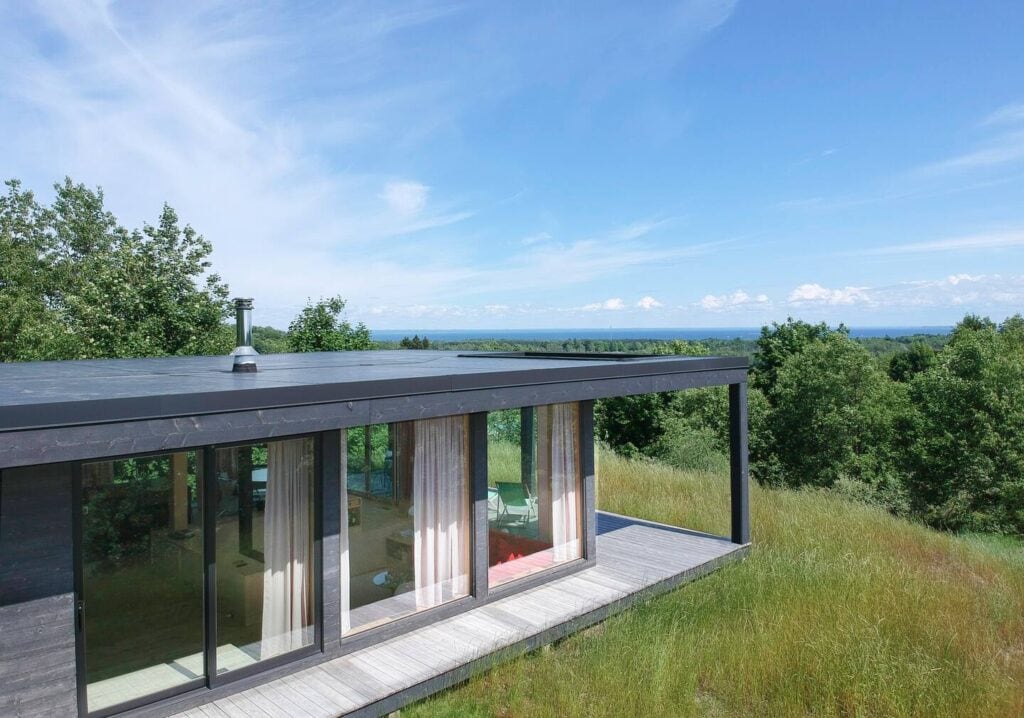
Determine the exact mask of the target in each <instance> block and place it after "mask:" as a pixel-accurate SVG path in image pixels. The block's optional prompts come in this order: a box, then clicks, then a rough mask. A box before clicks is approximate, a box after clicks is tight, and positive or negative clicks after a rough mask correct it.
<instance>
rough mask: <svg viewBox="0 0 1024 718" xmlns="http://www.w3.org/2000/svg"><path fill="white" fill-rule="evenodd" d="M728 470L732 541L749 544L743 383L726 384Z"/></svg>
mask: <svg viewBox="0 0 1024 718" xmlns="http://www.w3.org/2000/svg"><path fill="white" fill-rule="evenodd" d="M729 468H730V485H731V486H730V488H731V495H732V542H733V543H738V544H745V543H750V482H749V476H748V470H747V384H746V382H743V383H740V384H730V385H729Z"/></svg>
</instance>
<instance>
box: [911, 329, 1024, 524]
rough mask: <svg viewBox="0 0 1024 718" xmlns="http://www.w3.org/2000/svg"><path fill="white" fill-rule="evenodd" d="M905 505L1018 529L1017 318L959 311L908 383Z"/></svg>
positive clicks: (1022, 479)
mask: <svg viewBox="0 0 1024 718" xmlns="http://www.w3.org/2000/svg"><path fill="white" fill-rule="evenodd" d="M910 396H911V400H912V402H913V406H914V408H915V410H916V411H915V417H914V418H915V422H914V425H913V432H912V435H913V442H912V446H911V447H910V450H909V452H908V453H909V457H908V458H909V464H910V468H911V476H910V479H909V481H908V485H909V490H910V497H911V501H912V506H913V509H914V511H915V513H917V514H918V515H920V516H922V517H924V519H925V520H926V521H927V522H928V523H930V524H932V525H934V526H937V527H940V528H945V529H952V530H964V529H967V530H976V531H979V530H980V531H1012V532H1016V533H1024V320H1022V319H1021V317H1020V316H1019V315H1017V316H1014V317H1011V318H1009V319H1007V320H1006V322H1004V323H1003V325H1002V327H1000V328H999V329H998V330H997V329H996V326H995V324H993V323H992V322H991V321H989V320H988V319H980V318H978V317H975V316H968V317H965V318H964V320H963V321H962V322H960V323H959V324H958V325H957V326H956V327H955V329H954V330H953V334H952V337H951V339H950V342H949V344H947V346H946V347H945V348H944V349H943V350H942V351H941V352H940V353H939V355H938V357H937V359H936V362H935V364H934V365H933V366H932V367H930V368H929V369H928V370H926V371H924V372H922V373H920V374H917V375H916V376H914V378H913V379H912V380H911V382H910Z"/></svg>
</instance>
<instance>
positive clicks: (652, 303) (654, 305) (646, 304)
mask: <svg viewBox="0 0 1024 718" xmlns="http://www.w3.org/2000/svg"><path fill="white" fill-rule="evenodd" d="M636 305H637V306H638V307H640V308H641V309H643V310H644V311H645V312H649V311H651V310H652V309H660V308H661V307H664V306H665V305H664V304H662V303H661V302H659V301H658V300H657V299H655V298H654V297H652V296H649V295H648V296H646V297H641V298H640V299H639V300H638V301H637V303H636Z"/></svg>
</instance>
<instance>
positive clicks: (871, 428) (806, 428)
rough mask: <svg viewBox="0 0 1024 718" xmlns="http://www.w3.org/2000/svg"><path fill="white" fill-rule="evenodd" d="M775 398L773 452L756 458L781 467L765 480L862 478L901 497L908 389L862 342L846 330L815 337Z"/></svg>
mask: <svg viewBox="0 0 1024 718" xmlns="http://www.w3.org/2000/svg"><path fill="white" fill-rule="evenodd" d="M769 398H770V401H771V403H772V409H771V419H770V422H771V431H772V442H771V444H770V446H769V447H768V448H769V450H770V452H771V454H770V455H769V456H767V457H764V456H757V457H755V462H756V463H758V464H768V466H770V467H772V468H773V469H777V471H778V473H777V474H774V475H773V474H772V473H769V474H768V475H767V476H765V477H764V478H765V479H766V480H769V481H775V482H782V483H786V484H788V485H790V486H823V487H832V486H834V485H835V484H836V482H838V481H840V480H847V481H856V482H860V483H862V484H865V485H867V486H869V487H877V488H878V491H879V492H880V493H885V494H888V493H891V492H893V491H896V494H897V496H898V493H899V492H898V491H897V490H896V489H897V488H898V486H899V476H898V469H897V463H898V462H897V453H896V447H895V446H893V441H894V438H895V437H896V436H898V434H899V427H900V425H901V422H902V421H904V420H905V417H906V414H907V405H906V393H905V392H904V391H903V390H902V386H901V385H899V384H896V383H894V382H892V381H890V380H889V378H888V377H887V376H886V375H885V374H884V373H883V372H882V371H881V370H880V369H879V368H878V367H877V366H876V365H875V364H874V362H873V361H872V360H871V357H870V355H869V354H868V353H867V351H866V350H865V349H864V348H863V347H861V346H860V345H858V344H857V343H856V342H853V341H851V340H850V339H849V338H848V337H847V336H846V335H845V334H844V333H842V332H835V333H832V334H831V335H829V336H828V337H826V338H825V339H824V340H820V341H814V342H811V343H809V344H808V345H807V346H806V347H805V348H804V349H803V350H802V351H800V352H799V353H797V354H794V355H793V356H791V357H790V358H789V359H788V360H787V361H786V362H785V363H784V364H783V365H782V366H781V367H780V368H779V370H778V373H777V379H776V385H775V388H774V391H773V392H772V394H771V396H770V397H769ZM896 503H897V504H899V503H900V502H899V501H898V500H897V502H896Z"/></svg>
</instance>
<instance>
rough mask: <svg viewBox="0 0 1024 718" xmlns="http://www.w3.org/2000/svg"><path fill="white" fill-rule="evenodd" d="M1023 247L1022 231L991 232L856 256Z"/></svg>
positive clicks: (896, 247)
mask: <svg viewBox="0 0 1024 718" xmlns="http://www.w3.org/2000/svg"><path fill="white" fill-rule="evenodd" d="M1009 247H1024V229H1019V230H1011V231H1008V232H991V233H988V234H974V235H968V236H965V237H951V238H949V239H939V240H935V241H932V242H912V243H910V244H893V245H889V246H887V247H876V248H874V249H867V250H864V251H862V252H856V254H868V255H872V254H920V253H926V252H969V251H975V250H981V249H1005V248H1009Z"/></svg>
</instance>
